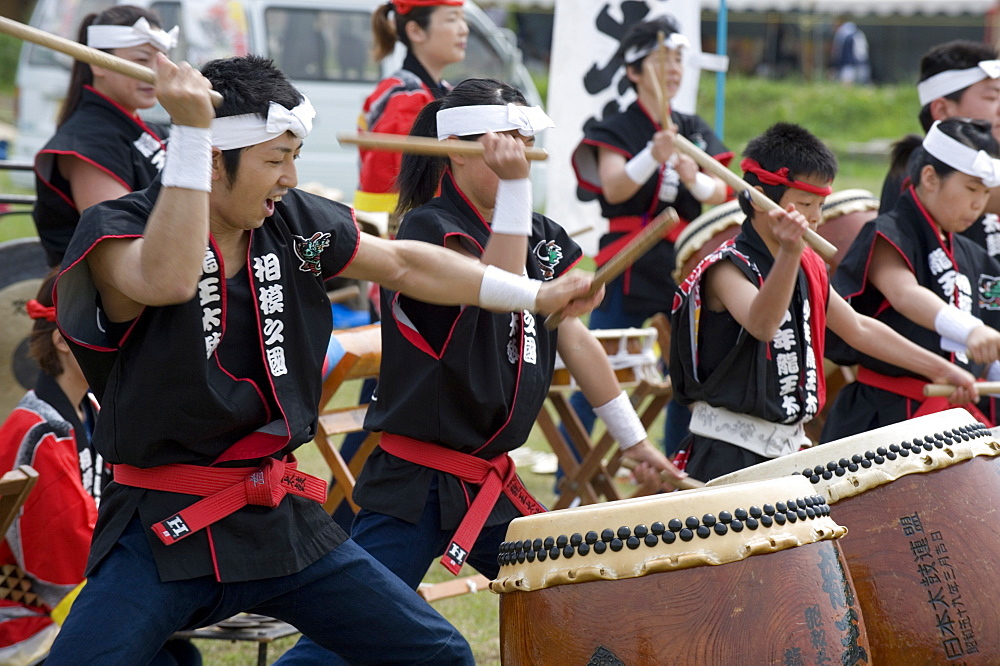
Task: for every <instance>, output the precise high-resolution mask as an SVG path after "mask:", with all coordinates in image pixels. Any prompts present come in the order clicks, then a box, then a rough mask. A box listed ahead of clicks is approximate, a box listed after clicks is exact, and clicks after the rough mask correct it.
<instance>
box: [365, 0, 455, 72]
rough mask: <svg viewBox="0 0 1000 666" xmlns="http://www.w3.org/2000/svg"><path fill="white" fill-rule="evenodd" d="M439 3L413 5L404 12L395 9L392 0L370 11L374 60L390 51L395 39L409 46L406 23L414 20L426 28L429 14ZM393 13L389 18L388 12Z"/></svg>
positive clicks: (393, 46) (429, 18)
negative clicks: (433, 4) (424, 5)
mask: <svg viewBox="0 0 1000 666" xmlns="http://www.w3.org/2000/svg"><path fill="white" fill-rule="evenodd" d="M440 6H441V5H435V6H433V7H414V8H413V9H411V10H410V11H409V12H407V13H406V14H400V13H399V12H397V11H395V9H394V7H393V4H392V2H387V3H385V4H384V5H379V7H378V9H376V10H375V11H374V12H372V41H373V42H374V46H373V47H372V56H374V58H375V60H382V59H383V58H385V57H386V56H387V55H389V54H390V53H392V51H393V48H395V46H396V41H397V40H398V41H400V42H402V43H403V45H404V46H406V48H410V38H409V37H407V36H406V24H407V23H409V22H410V21H414V22H415V23H416V24H417V25H419V26H420V28H421V29H422V30H425V31H426V30H427V29H428V27H430V24H431V14H433V13H434V10H436V9H437V8H438V7H440ZM390 12H392V13H393V15H394V16H393V19H390V18H389V13H390Z"/></svg>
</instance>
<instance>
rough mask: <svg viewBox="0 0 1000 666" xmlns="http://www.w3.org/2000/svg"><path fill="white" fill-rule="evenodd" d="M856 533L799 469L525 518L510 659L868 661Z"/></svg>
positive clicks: (507, 623) (516, 536) (520, 527)
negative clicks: (845, 550)
mask: <svg viewBox="0 0 1000 666" xmlns="http://www.w3.org/2000/svg"><path fill="white" fill-rule="evenodd" d="M844 533H845V530H844V528H842V527H841V526H840V525H838V524H837V523H836V522H834V521H833V520H832V519H831V518H830V515H829V506H828V505H827V504H826V503H825V501H823V499H822V498H821V497H820V496H818V495H817V494H816V493H815V490H814V489H813V488H812V486H811V484H810V483H809V481H808V480H807V479H804V478H802V477H800V476H798V477H791V476H788V477H785V478H782V479H777V480H768V481H763V482H757V483H748V484H740V485H737V486H729V487H725V488H714V489H699V490H690V491H683V492H675V493H670V494H666V495H657V496H654V497H643V498H637V499H631V500H621V501H617V502H608V503H605V504H593V505H588V506H584V507H578V508H575V509H565V510H562V511H552V512H550V513H544V514H538V515H534V516H528V517H525V518H518V519H515V520H514V521H513V522H512V523H511V525H510V527H509V528H508V531H507V540H506V541H505V542H504V543H503V544H501V548H500V556H499V563H500V573H499V575H498V577H497V579H496V580H495V581H493V582H492V583H491V584H490V589H491V590H493V591H494V592H497V593H499V594H500V595H501V597H500V643H501V655H502V661H503V663H504V664H508V665H517V666H521V665H523V664H587V663H591V664H595V663H597V664H628V665H629V666H639V665H651V666H652V665H656V666H659V665H662V664H772V663H802V664H815V663H830V664H856V663H867V660H868V654H869V646H868V642H867V638H866V633H865V627H864V622H863V620H862V619H861V617H860V612H859V610H858V609H857V607H856V606H855V595H854V591H853V587H852V585H851V581H850V578H849V576H848V575H846V573H845V571H846V567H844V566H843V562H842V559H841V555H840V551H839V549H838V548H837V543H836V540H837V539H838V538H839V537H841V536H842V535H843V534H844Z"/></svg>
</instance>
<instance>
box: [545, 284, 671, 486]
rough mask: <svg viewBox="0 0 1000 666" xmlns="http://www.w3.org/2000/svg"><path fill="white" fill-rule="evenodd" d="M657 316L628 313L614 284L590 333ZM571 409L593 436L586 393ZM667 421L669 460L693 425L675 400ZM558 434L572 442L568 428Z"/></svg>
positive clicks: (559, 473)
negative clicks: (690, 425)
mask: <svg viewBox="0 0 1000 666" xmlns="http://www.w3.org/2000/svg"><path fill="white" fill-rule="evenodd" d="M654 314H656V312H652V311H650V312H626V311H625V304H624V294H623V293H622V281H621V279H618V280H615V281H614V282H612V283H611V284H609V285H608V286H607V291H606V292H605V295H604V301H603V302H602V303H601V307H600V308H598V309H597V310H594V311H593V312H591V313H590V323H589V325H588V326H589V328H590V329H591V330H597V329H605V328H642V326H643V325H644V324H645V323H646V320H647V319H649V318H650V317H652V316H653V315H654ZM660 353H661V354H666V355H667V357H669V354H670V350H668V349H661V350H660ZM569 402H570V405H571V406H572V407H573V411H575V412H576V415H577V416H578V417H580V423H582V424H583V427H584V428H585V429H586V430H587V432H592V431H593V429H594V421H595V420H596V419H597V417H596V416H595V415H594V410H593V408H592V407H591V406H590V403H589V402H587V399H586V398H585V397H584V396H583V393H580V392H579V391H577V392H576V393H574V394H573V395H572V396H570V399H569ZM666 412H667V418H666V422H665V423H664V424H663V449H664V451H665V453H666V454H667V455H668V456H672V455H674V454H675V453H677V451H678V449H679V448H680V445H681V442H682V441H683V440H684V438H685V437H686V436H687V434H688V424H689V423H691V412H690V410H688V408H687V407H684V406H683V405H680V404H678V403H676V402H674V401H673V400H671V401H670V402H668V403H667V406H666ZM559 432H560V433H561V434H562V436H563V439H565V440H566V442H568V443H570V446H571V447H572V443H571V442H570V439H569V435H568V433H567V432H566V427H565V426H563V425H560V426H559ZM574 453H575V454H576V456H577V460H579V459H580V456H579V453H578V452H576V451H574ZM562 476H563V471H562V468H559V469H558V470H556V479H557V480H558V479H560V478H562ZM558 490H559V487H558V484H557V486H556V491H557V492H558Z"/></svg>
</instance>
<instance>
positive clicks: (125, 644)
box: [45, 519, 474, 666]
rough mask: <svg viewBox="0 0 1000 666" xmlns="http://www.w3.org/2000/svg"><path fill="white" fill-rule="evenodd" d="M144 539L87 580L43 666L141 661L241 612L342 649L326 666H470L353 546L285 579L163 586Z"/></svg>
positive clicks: (129, 535)
mask: <svg viewBox="0 0 1000 666" xmlns="http://www.w3.org/2000/svg"><path fill="white" fill-rule="evenodd" d="M144 532H145V530H143V529H142V526H141V525H140V523H139V520H138V519H135V520H133V521H132V523H131V524H130V525H129V527H128V529H126V530H125V532H124V533H123V534H122V536H121V538H120V539H119V540H118V543H117V545H116V546H115V547H114V548H113V549H112V551H111V553H110V554H109V555H108V556H107V557H106V558H105V560H104V561H103V562H102V563H101V564H100V565H99V566H98V567H97V569H96V571H94V572H93V575H92V576H90V578H89V580H88V581H87V585H86V586H85V587H84V588H83V591H82V592H81V593H80V596H79V597H78V598H77V600H76V602H75V603H74V604H73V609H72V611H71V612H70V614H69V616H68V618H67V619H66V623H65V624H64V625H63V627H62V631H60V632H59V636H58V638H56V642H55V644H54V645H53V647H52V651H51V653H50V655H49V657H48V659H47V660H46V662H45V663H46V666H61V665H63V664H71V665H74V666H75V665H76V664H102V665H118V664H120V665H121V666H132V665H134V664H145V663H148V662H149V660H150V659H152V657H153V655H154V654H155V653H156V652H157V651H158V650H159V649H160V646H161V645H163V643H164V642H165V641H166V640H167V639H168V638H170V636H171V634H173V632H174V631H176V630H179V629H193V628H195V627H200V626H204V625H207V624H211V623H213V622H218V621H219V620H224V619H226V618H228V617H231V616H232V615H234V614H236V613H238V612H240V611H253V612H255V613H261V614H264V615H270V616H272V617H275V618H278V619H280V620H284V621H285V622H288V623H289V624H292V625H294V626H295V627H296V628H298V629H299V630H300V631H301V632H302V633H303V634H304V635H308V636H310V637H312V639H313V640H315V641H316V642H317V643H318V644H320V645H322V646H324V647H325V648H327V649H328V650H332V651H334V652H336V655H335V654H333V653H332V652H327V653H326V660H325V661H324V663H326V664H343V663H351V664H355V663H356V664H414V663H424V664H472V663H474V662H473V658H472V652H471V650H470V648H469V645H468V643H467V642H466V641H465V639H464V638H462V636H461V634H459V633H458V631H457V630H456V629H455V628H454V627H452V626H451V624H450V623H448V621H447V620H445V619H444V618H443V617H441V615H440V614H438V613H437V611H435V610H434V609H432V608H431V607H430V606H429V605H428V604H427V603H426V602H425V601H424V600H423V599H421V598H420V597H419V596H418V595H417V594H416V593H415V592H413V591H412V590H410V589H409V588H407V587H406V586H405V585H403V584H402V583H401V582H400V581H399V579H398V578H396V577H395V576H393V575H392V574H391V573H389V571H388V570H386V568H385V567H383V566H381V565H380V564H379V563H378V562H376V561H375V560H374V558H372V557H370V556H369V555H368V554H367V553H365V552H364V551H363V550H362V549H361V548H359V547H358V546H357V544H355V543H353V542H352V541H347V542H345V543H343V544H341V545H340V546H338V547H337V548H335V549H333V550H332V551H330V552H329V553H328V554H326V555H325V556H324V557H322V558H321V559H319V560H318V561H317V562H315V563H313V564H312V565H310V566H308V567H306V568H305V569H303V570H302V571H300V572H298V573H295V574H290V575H287V576H281V577H276V578H265V579H262V580H254V581H247V582H240V583H219V582H217V581H216V580H215V579H214V578H212V577H210V576H203V577H200V578H194V579H191V580H183V581H172V582H168V583H162V582H160V579H159V576H158V574H157V571H156V564H155V562H154V560H153V555H152V551H151V550H150V548H149V544H148V542H147V540H146V534H145V533H144ZM387 637H391V639H387ZM337 655H340V657H337Z"/></svg>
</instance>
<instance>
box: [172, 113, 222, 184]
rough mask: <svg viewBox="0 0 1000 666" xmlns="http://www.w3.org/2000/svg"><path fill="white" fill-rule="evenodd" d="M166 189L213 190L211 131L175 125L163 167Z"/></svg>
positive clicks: (205, 128) (203, 128) (204, 128)
mask: <svg viewBox="0 0 1000 666" xmlns="http://www.w3.org/2000/svg"><path fill="white" fill-rule="evenodd" d="M162 180H163V187H183V188H184V189H187V190H200V191H201V192H211V191H212V130H210V129H209V128H207V127H191V126H189V125H172V126H171V127H170V140H169V141H168V142H167V161H166V163H165V164H164V165H163V178H162Z"/></svg>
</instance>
